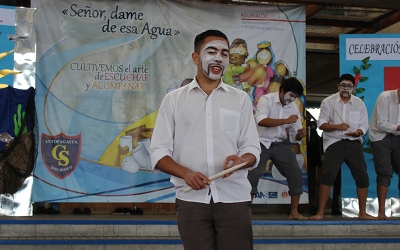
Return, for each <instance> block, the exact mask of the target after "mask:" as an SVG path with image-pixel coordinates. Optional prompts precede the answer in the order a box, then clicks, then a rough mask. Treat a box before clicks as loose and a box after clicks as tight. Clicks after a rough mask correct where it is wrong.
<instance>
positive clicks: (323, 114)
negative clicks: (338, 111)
mask: <svg viewBox="0 0 400 250" xmlns="http://www.w3.org/2000/svg"><path fill="white" fill-rule="evenodd" d="M329 114H330V110H329V108H328V105H326V101H325V100H323V101H322V103H321V109H320V113H319V118H318V121H317V124H318V127H321V125H322V124H324V123H329Z"/></svg>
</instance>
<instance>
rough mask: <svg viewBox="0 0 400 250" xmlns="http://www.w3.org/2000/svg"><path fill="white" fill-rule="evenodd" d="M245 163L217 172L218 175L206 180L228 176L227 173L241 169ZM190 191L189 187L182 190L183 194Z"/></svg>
mask: <svg viewBox="0 0 400 250" xmlns="http://www.w3.org/2000/svg"><path fill="white" fill-rule="evenodd" d="M247 163H248V162H247V161H246V162H243V163H241V164H238V165H236V166H233V167H231V168H228V169H225V170H224V171H221V172H219V173H217V174H215V175H213V176H210V177H208V179H209V180H210V181H213V180H215V179H218V178H220V177H222V176H224V175H226V174H229V173H231V172H233V171H235V170H238V169H239V168H241V167H243V166H244V165H246V164H247ZM190 190H192V188H191V187H187V188H185V189H184V190H183V192H185V193H187V192H189V191H190Z"/></svg>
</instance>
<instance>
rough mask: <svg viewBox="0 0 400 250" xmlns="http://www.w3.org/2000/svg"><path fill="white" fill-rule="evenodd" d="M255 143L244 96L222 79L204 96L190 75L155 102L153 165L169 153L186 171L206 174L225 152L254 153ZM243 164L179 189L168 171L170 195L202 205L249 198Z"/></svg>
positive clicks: (221, 160)
mask: <svg viewBox="0 0 400 250" xmlns="http://www.w3.org/2000/svg"><path fill="white" fill-rule="evenodd" d="M260 152H261V150H260V142H259V140H258V134H257V129H256V124H255V122H254V117H253V111H252V103H251V100H250V97H249V96H248V95H247V94H246V93H245V92H244V91H242V90H238V89H235V88H233V87H230V86H228V85H226V84H224V83H223V82H222V81H221V82H220V84H219V85H218V87H217V88H215V89H214V90H213V91H212V93H211V94H210V95H207V94H206V93H205V92H204V91H203V90H202V89H201V88H200V87H199V85H198V83H197V81H196V80H193V81H192V82H191V83H190V84H188V85H186V86H184V87H181V88H179V89H177V90H175V91H172V92H170V93H168V94H167V95H166V96H165V98H164V100H163V101H162V103H161V106H160V109H159V111H158V116H157V120H156V124H155V126H154V131H153V135H152V139H151V145H150V154H151V163H152V167H153V169H154V168H155V166H156V164H157V162H158V161H159V160H160V159H161V158H163V157H165V156H170V157H172V158H173V159H174V160H175V161H176V162H177V163H178V164H181V165H183V166H185V167H187V168H189V169H191V170H192V171H195V172H201V173H203V174H204V175H205V176H212V175H214V174H217V173H219V172H221V171H223V170H224V169H223V163H224V160H225V159H226V157H227V156H229V155H239V156H241V155H243V154H246V153H251V154H253V155H254V156H255V157H256V159H257V160H256V163H255V164H254V165H253V166H252V167H251V168H254V167H256V166H257V164H258V162H259V157H260ZM248 170H249V169H242V170H238V171H235V172H234V173H233V174H232V175H231V176H229V177H227V178H224V179H222V178H219V179H216V180H214V181H212V183H211V185H210V186H208V187H207V188H206V189H202V190H197V191H195V190H192V191H190V192H187V193H185V192H183V189H185V188H186V187H187V185H186V183H185V181H184V180H183V179H181V178H178V177H175V176H171V182H172V183H173V184H174V185H175V189H176V196H177V198H178V199H181V200H184V201H192V202H200V203H206V204H208V203H209V202H210V199H211V196H212V197H213V200H214V202H224V203H233V202H243V201H250V191H251V185H250V183H249V181H248V180H247V172H248Z"/></svg>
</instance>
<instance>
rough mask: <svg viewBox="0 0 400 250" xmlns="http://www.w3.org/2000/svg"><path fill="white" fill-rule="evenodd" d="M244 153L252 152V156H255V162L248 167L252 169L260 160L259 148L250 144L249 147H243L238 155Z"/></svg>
mask: <svg viewBox="0 0 400 250" xmlns="http://www.w3.org/2000/svg"><path fill="white" fill-rule="evenodd" d="M244 154H252V155H254V157H256V162H255V163H254V165H253V166H251V167H250V168H249V170H251V169H253V168H255V167H257V166H258V163H259V162H260V154H261V151H260V149H258V148H256V147H252V146H250V147H247V148H245V149H243V150H242V151H241V152H240V153H239V157H241V156H242V155H244Z"/></svg>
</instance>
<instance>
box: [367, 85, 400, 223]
mask: <svg viewBox="0 0 400 250" xmlns="http://www.w3.org/2000/svg"><path fill="white" fill-rule="evenodd" d="M369 138H370V139H371V142H372V154H373V156H374V165H375V172H376V174H377V177H376V184H377V193H378V203H379V210H378V219H381V220H386V219H387V216H386V214H385V201H386V196H387V193H388V187H389V186H390V182H391V178H392V176H393V172H395V173H396V174H397V175H398V176H399V174H400V88H398V89H397V90H388V91H384V92H382V93H381V94H380V95H379V97H378V99H377V101H376V103H375V107H374V110H373V112H372V117H371V121H370V133H369ZM399 186H400V185H399Z"/></svg>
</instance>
